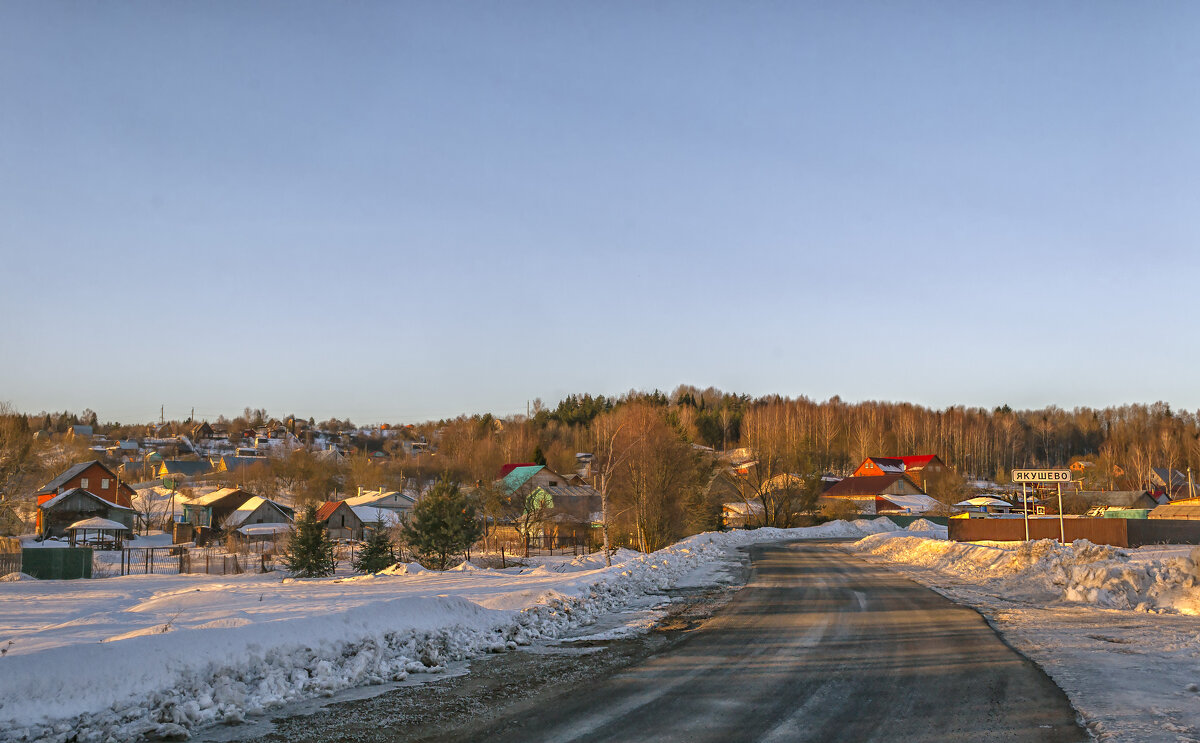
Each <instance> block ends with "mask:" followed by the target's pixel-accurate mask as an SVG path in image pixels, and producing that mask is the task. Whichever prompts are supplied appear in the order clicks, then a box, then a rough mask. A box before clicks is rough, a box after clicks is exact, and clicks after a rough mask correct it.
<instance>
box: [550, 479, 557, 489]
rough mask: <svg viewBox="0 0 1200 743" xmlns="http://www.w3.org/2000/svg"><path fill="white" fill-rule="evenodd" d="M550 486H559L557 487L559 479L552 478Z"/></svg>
mask: <svg viewBox="0 0 1200 743" xmlns="http://www.w3.org/2000/svg"><path fill="white" fill-rule="evenodd" d="M550 487H552V488H557V487H558V481H557V480H551V481H550Z"/></svg>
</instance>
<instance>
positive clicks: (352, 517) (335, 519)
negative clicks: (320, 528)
mask: <svg viewBox="0 0 1200 743" xmlns="http://www.w3.org/2000/svg"><path fill="white" fill-rule="evenodd" d="M317 521H320V522H321V523H322V524H324V525H325V531H327V532H328V533H329V538H330V539H362V538H363V536H364V533H365V532H366V524H364V523H363V521H362V519H360V518H359V517H358V514H356V513H354V509H353V508H351V507H350V505H349V504H347V503H346V501H344V500H331V501H325V502H324V503H322V504H321V507H320V508H318V509H317Z"/></svg>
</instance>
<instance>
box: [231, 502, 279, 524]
mask: <svg viewBox="0 0 1200 743" xmlns="http://www.w3.org/2000/svg"><path fill="white" fill-rule="evenodd" d="M264 503H270V504H271V505H272V506H275V508H277V509H278V510H279V512H280V513H283V514H285V515H286V513H287V511H285V510H284V509H283V507H282V506H280V505H279V504H278V503H276V502H275V501H273V500H271V499H270V498H264V497H262V496H261V495H256V496H254V497H253V498H251V499H250V500H248V501H246V502H245V503H243V504H242V505H240V506H238V509H237V510H236V511H234V512H233V513H231V514H229V525H230V526H237V525H239V524H241V523H242V522H243V521H245V520H246V519H248V518H249V517H250V514H252V513H254V512H255V511H256V510H258V507H259V506H261V505H262V504H264ZM275 523H282V522H275Z"/></svg>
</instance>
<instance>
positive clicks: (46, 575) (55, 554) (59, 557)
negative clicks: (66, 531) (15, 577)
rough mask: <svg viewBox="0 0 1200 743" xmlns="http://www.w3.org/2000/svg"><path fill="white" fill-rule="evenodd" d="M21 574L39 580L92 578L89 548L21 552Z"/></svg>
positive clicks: (40, 549)
mask: <svg viewBox="0 0 1200 743" xmlns="http://www.w3.org/2000/svg"><path fill="white" fill-rule="evenodd" d="M21 572H22V573H25V574H26V575H30V576H32V577H34V578H38V579H40V580H71V579H74V578H91V577H92V550H91V548H90V547H61V548H53V547H34V548H26V549H23V550H21Z"/></svg>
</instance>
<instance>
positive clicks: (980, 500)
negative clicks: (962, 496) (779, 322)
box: [954, 495, 1012, 508]
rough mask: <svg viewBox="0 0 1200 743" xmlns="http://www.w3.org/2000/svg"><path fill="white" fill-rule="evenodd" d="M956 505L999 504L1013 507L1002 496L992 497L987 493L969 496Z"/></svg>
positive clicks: (1001, 506) (1002, 506)
mask: <svg viewBox="0 0 1200 743" xmlns="http://www.w3.org/2000/svg"><path fill="white" fill-rule="evenodd" d="M954 505H956V506H997V507H999V508H1004V507H1008V508H1012V504H1011V503H1009V502H1008V501H1006V500H1002V499H1000V498H992V497H991V496H987V495H978V496H975V497H974V498H967V499H966V500H964V501H959V502H958V503H955V504H954Z"/></svg>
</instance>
